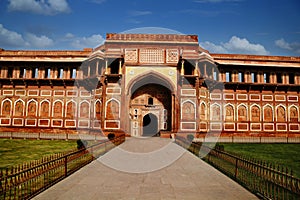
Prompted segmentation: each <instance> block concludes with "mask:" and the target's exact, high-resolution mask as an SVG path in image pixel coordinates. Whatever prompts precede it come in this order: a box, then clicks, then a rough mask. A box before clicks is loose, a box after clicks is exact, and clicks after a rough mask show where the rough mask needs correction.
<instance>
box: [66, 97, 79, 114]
mask: <svg viewBox="0 0 300 200" xmlns="http://www.w3.org/2000/svg"><path fill="white" fill-rule="evenodd" d="M76 113H77V105H76V102H75V101H73V100H71V101H68V102H67V103H66V118H69V119H73V118H74V117H76V116H77V114H76Z"/></svg>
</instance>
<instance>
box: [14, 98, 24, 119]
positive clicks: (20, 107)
mask: <svg viewBox="0 0 300 200" xmlns="http://www.w3.org/2000/svg"><path fill="white" fill-rule="evenodd" d="M24 107H25V103H24V101H23V100H22V99H18V100H17V101H15V109H14V116H24V110H25V109H24Z"/></svg>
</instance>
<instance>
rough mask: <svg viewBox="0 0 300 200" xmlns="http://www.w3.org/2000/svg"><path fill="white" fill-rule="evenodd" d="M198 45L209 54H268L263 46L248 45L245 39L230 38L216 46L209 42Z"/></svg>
mask: <svg viewBox="0 0 300 200" xmlns="http://www.w3.org/2000/svg"><path fill="white" fill-rule="evenodd" d="M200 45H201V46H202V47H203V48H205V49H207V50H208V51H210V52H211V53H236V54H255V55H268V54H270V53H269V52H268V51H267V50H266V49H265V47H264V46H263V45H261V44H253V43H250V42H249V41H248V40H247V39H245V38H239V37H237V36H232V37H231V39H230V40H229V41H228V42H226V43H221V44H219V45H216V44H214V43H211V42H202V43H200Z"/></svg>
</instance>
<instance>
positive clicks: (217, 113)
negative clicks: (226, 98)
mask: <svg viewBox="0 0 300 200" xmlns="http://www.w3.org/2000/svg"><path fill="white" fill-rule="evenodd" d="M210 116H211V117H210V118H211V120H212V121H221V120H222V119H221V106H220V105H219V104H217V103H214V104H212V105H211V107H210Z"/></svg>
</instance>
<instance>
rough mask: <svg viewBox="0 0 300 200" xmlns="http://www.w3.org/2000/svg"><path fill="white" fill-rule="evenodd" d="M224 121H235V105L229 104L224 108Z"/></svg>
mask: <svg viewBox="0 0 300 200" xmlns="http://www.w3.org/2000/svg"><path fill="white" fill-rule="evenodd" d="M224 113H225V115H224V120H225V121H226V122H233V121H234V105H232V104H230V103H228V104H226V105H225V106H224Z"/></svg>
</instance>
